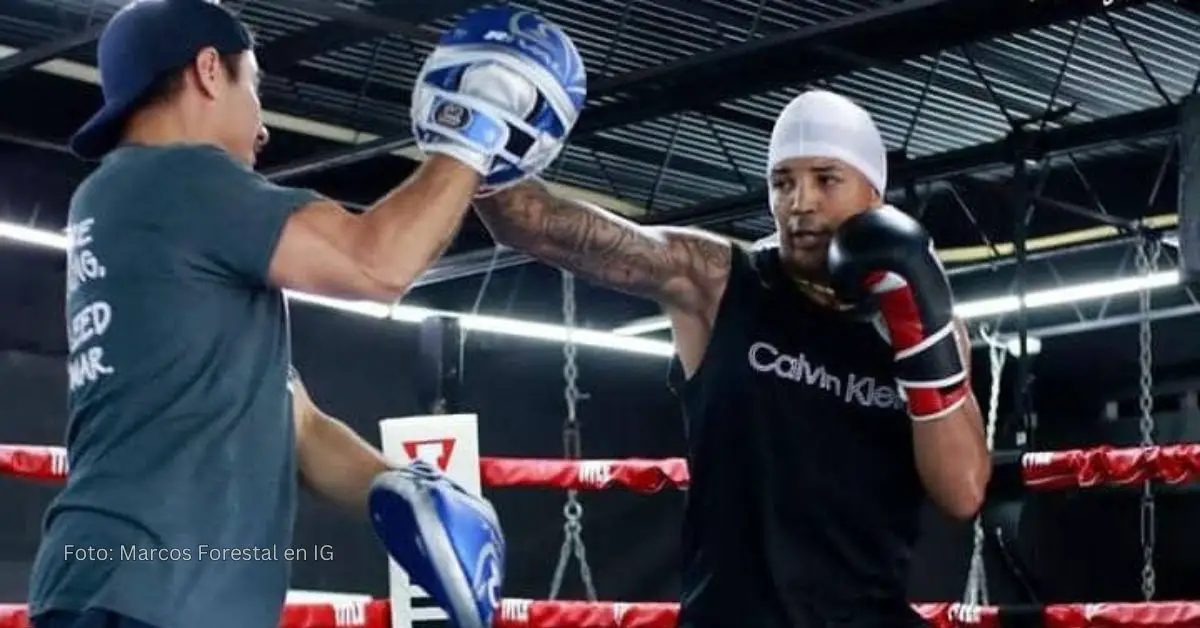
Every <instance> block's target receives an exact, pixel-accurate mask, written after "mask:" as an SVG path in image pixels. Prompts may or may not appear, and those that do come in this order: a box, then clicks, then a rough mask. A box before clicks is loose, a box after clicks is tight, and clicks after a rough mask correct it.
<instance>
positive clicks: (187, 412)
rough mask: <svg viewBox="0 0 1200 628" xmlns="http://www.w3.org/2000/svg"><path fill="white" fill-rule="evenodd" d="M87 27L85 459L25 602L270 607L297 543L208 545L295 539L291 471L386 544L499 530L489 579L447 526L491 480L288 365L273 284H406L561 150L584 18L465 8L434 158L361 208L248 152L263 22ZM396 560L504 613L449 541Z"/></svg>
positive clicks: (182, 616) (249, 615) (219, 622)
mask: <svg viewBox="0 0 1200 628" xmlns="http://www.w3.org/2000/svg"><path fill="white" fill-rule="evenodd" d="M526 32H536V33H539V34H543V35H545V34H547V33H553V34H554V36H553V37H549V36H545V37H541V38H532V37H523V36H522V33H526ZM98 46H99V47H98V59H99V71H100V84H101V87H102V91H103V95H104V105H103V107H102V108H101V109H100V110H99V111H98V112H97V113H96V114H95V116H93V117H92V118H91V119H90V120H89V121H88V122H87V123H86V124H85V125H84V126H83V127H82V128H80V130H79V131H78V132H77V133H76V134H75V135H74V136H73V138H72V140H71V147H72V150H73V151H74V152H75V153H76V154H78V155H79V156H80V157H81V158H84V159H89V160H99V162H100V163H99V164H98V165H97V167H96V168H95V170H94V171H93V172H92V173H91V174H90V175H89V176H88V177H87V178H86V180H85V181H83V183H82V184H81V185H80V186H79V188H78V189H77V190H76V191H75V193H74V195H73V197H72V200H71V206H70V211H69V217H68V220H69V225H68V231H69V253H68V255H69V257H68V265H69V270H70V272H68V276H69V277H70V279H69V280H68V283H67V287H66V288H67V297H66V311H67V330H68V339H69V345H70V346H69V352H70V355H69V374H70V388H69V391H68V398H67V404H68V426H67V433H66V446H67V452H68V459H69V463H70V467H71V470H70V476H69V479H68V481H67V484H66V487H65V488H64V489H63V491H62V492H61V493H60V494H59V495H58V496H57V497H56V498H55V500H54V501H53V503H52V504H51V505H50V507H49V509H48V511H47V513H46V515H45V521H44V526H43V536H42V541H41V545H40V547H39V550H38V553H37V556H36V558H35V562H34V565H33V569H32V575H31V582H30V602H29V611H30V616H31V619H32V622H33V624H34V625H35V626H36V627H38V628H67V627H75V628H85V627H95V628H99V627H101V626H103V627H106V628H117V627H127V628H145V627H148V626H149V627H157V628H211V627H212V626H229V627H240V626H257V627H263V628H265V627H269V626H277V625H278V623H279V619H280V610H281V607H282V605H283V603H284V599H285V594H286V592H287V590H288V584H289V568H288V564H287V562H286V561H285V560H257V559H254V560H249V559H248V560H222V559H220V557H222V556H226V555H232V552H234V551H235V550H236V551H238V552H248V553H249V555H252V556H253V555H257V554H258V552H257V551H256V550H261V551H263V552H265V551H266V550H268V549H269V548H276V549H277V551H279V552H282V551H284V550H286V549H287V548H288V547H290V545H291V542H292V528H293V515H294V511H295V508H296V499H297V490H298V485H299V482H298V480H303V482H304V483H305V484H306V485H307V486H309V487H311V488H312V489H313V490H314V491H315V492H316V493H317V494H318V495H320V496H323V497H326V498H328V499H331V500H333V501H335V502H337V503H340V504H343V505H345V506H346V507H348V508H350V509H352V510H355V511H359V512H361V513H362V514H364V515H365V514H367V513H368V510H367V508H368V504H370V505H371V506H372V510H371V514H372V521H373V522H374V523H375V525H376V527H377V528H379V529H380V530H381V531H382V532H384V533H381V537H382V538H383V540H384V541H385V546H386V547H388V548H389V549H393V548H394V547H399V546H397V545H394V543H396V542H398V540H400V539H408V542H410V543H424V544H429V543H434V542H442V543H448V544H449V546H450V548H451V550H452V552H451V553H455V554H457V555H458V557H459V558H463V557H465V558H466V559H469V558H470V557H471V556H470V554H471V553H472V552H483V551H484V550H488V551H490V552H492V554H493V555H496V556H498V557H499V560H493V561H491V562H490V563H488V564H489V565H490V566H491V567H494V569H493V571H492V572H490V573H489V574H488V575H487V576H486V581H487V582H493V581H495V582H498V581H499V576H498V575H497V574H500V575H502V566H503V565H502V557H503V551H502V550H503V547H502V543H497V542H491V543H490V544H489V545H487V546H486V547H485V546H483V545H479V546H475V545H470V544H466V541H464V540H463V539H462V538H460V537H459V536H458V535H456V534H455V531H456V530H459V529H462V528H463V527H475V528H478V527H479V526H489V525H492V524H493V522H494V517H493V518H491V519H488V518H487V517H485V514H486V510H487V509H486V508H485V507H484V505H483V504H482V502H481V501H480V500H479V499H478V498H474V497H471V496H469V495H466V494H465V493H463V492H462V491H457V490H452V489H453V486H452V485H448V484H447V483H446V482H438V481H435V480H436V475H437V474H436V472H428V471H427V470H425V472H424V473H423V474H414V472H413V471H412V470H411V469H407V468H401V469H398V470H392V469H390V467H389V464H388V462H387V461H386V460H384V458H383V456H382V455H380V453H379V452H378V451H377V450H375V449H374V448H373V447H371V446H369V445H368V444H367V443H366V442H365V441H363V440H362V439H361V438H359V437H358V436H357V435H356V434H355V433H354V432H353V431H352V430H351V429H349V428H348V427H347V426H346V425H345V424H343V423H342V422H340V421H338V420H337V419H335V418H333V417H330V416H328V415H327V414H325V413H324V412H322V411H321V410H320V409H319V408H317V407H316V405H315V404H313V403H312V401H311V399H310V398H309V396H308V394H307V392H306V391H305V390H304V386H303V384H302V383H301V382H300V380H299V378H298V376H291V377H289V367H290V364H291V344H290V339H289V334H290V330H289V324H288V310H287V301H286V299H285V296H284V290H286V289H290V290H295V291H303V292H308V293H315V294H319V295H325V296H329V297H340V298H351V299H369V300H375V301H385V302H391V301H394V300H396V299H398V298H400V297H401V296H402V295H404V293H405V292H406V290H407V289H408V287H409V286H410V285H411V284H412V282H413V280H414V279H416V278H417V276H419V275H420V274H421V273H422V272H423V271H424V270H425V269H426V268H427V267H428V266H429V265H430V264H431V263H432V261H433V260H434V259H435V258H436V257H438V256H439V255H440V254H441V252H442V250H443V249H444V248H445V246H446V244H447V243H448V242H449V241H450V240H451V238H452V237H453V236H454V233H455V231H456V230H457V228H458V225H459V224H460V222H461V220H462V218H463V216H464V215H465V213H466V209H467V207H468V204H469V203H470V201H471V199H472V198H473V197H475V196H476V195H478V194H487V193H494V192H495V191H497V190H500V189H503V188H504V187H506V186H509V185H513V184H515V183H517V182H519V181H520V180H522V179H524V178H526V177H528V176H532V175H535V174H536V173H537V172H539V171H540V170H541V169H542V168H544V167H545V166H546V164H548V163H549V162H550V161H551V160H552V159H553V158H554V156H555V155H557V154H558V151H560V150H561V148H562V144H563V140H565V138H566V136H567V133H569V132H570V129H571V128H572V127H573V125H574V123H575V120H576V119H577V117H578V113H579V108H580V107H581V106H582V102H583V98H584V95H585V93H586V85H585V78H584V72H583V67H582V63H581V62H580V61H579V56H578V53H577V52H576V51H575V48H574V46H573V45H571V43H570V40H569V39H567V38H566V36H565V35H563V34H562V32H561V31H560V30H557V29H556V28H554V27H552V25H548V24H545V23H544V22H543V21H542V20H541V19H540V18H538V17H537V16H534V15H531V14H527V13H518V12H515V11H512V10H509V9H503V8H501V9H488V10H485V11H481V12H478V13H473V14H469V15H467V16H465V17H464V18H462V20H461V21H460V22H458V23H457V24H455V25H454V27H453V28H452V29H451V31H450V32H448V33H447V35H446V36H445V37H443V39H442V41H441V43H440V45H439V46H438V47H437V48H436V49H435V51H434V52H433V54H432V55H431V56H430V58H429V60H428V61H427V62H426V65H425V67H424V69H423V71H422V74H421V76H420V78H419V80H418V83H417V85H415V86H414V90H413V103H412V120H413V127H414V134H415V135H416V136H417V138H418V143H419V144H420V145H421V146H422V148H424V149H425V150H426V152H427V153H428V154H429V159H428V160H426V161H425V162H424V163H423V164H421V166H420V167H419V168H418V169H417V170H416V172H415V173H413V174H412V175H411V176H410V177H409V178H408V179H407V180H406V181H404V182H403V183H401V184H400V185H399V186H398V187H397V188H396V189H394V190H393V191H392V192H390V193H389V194H387V195H386V196H384V197H383V198H381V199H379V201H378V202H376V203H375V204H374V205H373V206H372V207H371V209H370V211H368V212H365V213H362V214H354V213H351V212H349V211H347V210H346V209H344V208H343V207H342V206H340V205H339V204H338V203H336V202H334V201H332V200H330V199H326V198H323V197H321V196H320V195H319V194H317V193H315V192H313V191H311V190H305V189H296V188H288V187H282V186H278V185H275V184H273V183H271V182H270V181H268V180H267V179H265V178H264V177H262V176H261V175H259V174H257V173H255V171H254V170H253V166H254V164H255V161H256V154H257V153H258V151H259V150H261V149H262V147H263V146H264V145H265V144H266V142H267V140H268V134H267V131H266V128H265V127H264V126H263V121H262V109H261V106H260V103H259V95H258V83H259V70H258V64H257V61H256V58H255V54H254V50H253V48H254V42H253V38H252V36H251V34H250V32H249V30H248V29H247V28H246V26H245V25H244V24H243V23H241V22H240V21H239V20H238V19H237V18H236V17H235V16H234V15H233V14H232V13H230V12H228V11H227V10H226V9H225V8H223V7H222V6H221V5H220V4H219V3H217V2H213V1H211V0H138V1H135V2H132V3H130V4H128V5H127V6H125V7H124V8H123V9H121V10H120V11H118V12H117V13H116V14H115V15H114V16H113V18H112V19H111V20H110V21H109V22H108V23H107V24H106V26H105V28H104V30H103V33H102V35H101V37H100V39H99V45H98ZM547 48H552V50H547ZM289 389H290V392H289ZM414 478H417V479H419V481H420V484H419V486H416V485H413V484H411V482H413V481H416V480H414ZM406 481H407V482H410V484H405V482H406ZM414 486H415V488H419V489H420V490H407V489H408V488H414ZM377 504H385V505H389V506H391V508H390V509H388V511H387V512H394V513H397V514H396V515H394V516H392V517H391V519H388V517H387V513H381V512H380V511H379V510H378V509H377V508H375V506H376V505H377ZM398 506H407V507H408V509H407V510H404V509H403V508H399V507H398ZM434 507H436V508H438V509H440V510H439V511H438V512H432V511H431V510H430V509H431V508H434ZM492 537H494V539H495V540H497V541H502V536H501V535H500V534H499V529H498V525H497V526H495V533H494V534H493V535H490V536H489V538H492ZM78 550H83V551H78ZM213 555H216V556H217V557H218V558H217V559H213V558H212V556H213ZM81 557H82V558H81ZM399 559H400V560H402V561H403V566H405V567H406V568H408V569H409V570H410V571H411V572H412V573H413V574H414V577H415V576H416V575H420V576H421V577H422V578H423V580H422V581H421V582H420V584H422V586H425V587H426V588H427V589H428V590H430V591H431V592H435V591H436V592H437V595H439V596H440V597H439V599H438V602H439V603H441V604H442V605H443V606H444V607H445V608H447V609H448V610H449V611H450V612H451V618H452V620H454V621H455V622H456V623H458V624H459V625H464V626H466V625H475V624H480V623H487V622H488V621H490V612H491V611H490V610H489V609H486V608H481V607H480V605H475V607H473V608H466V607H465V606H464V605H462V604H459V602H460V601H461V600H462V599H463V597H464V596H470V595H475V594H476V593H475V591H474V590H467V591H465V592H464V591H463V587H462V586H461V582H462V578H461V576H462V574H461V573H456V572H455V571H454V567H455V565H452V564H448V563H446V561H447V560H449V559H448V558H447V556H446V555H443V556H439V557H414V556H408V555H404V556H400V557H399ZM439 579H444V580H445V582H444V583H442V585H443V586H435V585H437V584H439V582H438V581H439ZM479 594H480V595H484V596H492V597H495V595H496V592H495V589H494V588H492V589H489V590H487V591H482V590H480V593H479ZM463 613H465V614H469V615H471V616H470V617H467V616H460V614H463Z"/></svg>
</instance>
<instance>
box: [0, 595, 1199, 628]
mask: <svg viewBox="0 0 1200 628" xmlns="http://www.w3.org/2000/svg"><path fill="white" fill-rule="evenodd" d="M677 608H678V607H677V606H676V605H675V604H667V603H623V602H573V601H550V600H522V599H507V600H503V601H502V602H501V605H500V613H499V614H498V618H497V620H496V622H495V625H494V628H635V627H636V628H674V626H675V620H676V618H677ZM914 608H915V609H916V610H917V612H919V613H920V614H921V615H922V616H923V617H925V619H926V620H927V621H929V622H930V624H932V625H933V626H934V627H935V628H951V627H957V626H964V627H965V626H970V627H975V628H999V626H1000V625H1001V618H1002V617H1003V616H1005V615H1009V614H1018V613H1020V614H1025V615H1031V614H1032V615H1040V616H1041V619H1042V622H1043V625H1045V626H1046V628H1086V627H1089V626H1092V627H1094V626H1128V627H1131V628H1150V627H1155V628H1195V627H1197V626H1200V603H1197V602H1149V603H1128V604H1126V603H1120V604H1056V605H1051V606H1045V607H1038V608H1034V607H1028V608H1022V607H1004V606H1000V607H996V606H978V607H975V606H968V605H965V604H958V603H953V604H950V603H938V604H917V605H914ZM279 625H280V628H390V627H391V613H390V609H389V606H388V602H387V600H372V601H369V602H353V603H342V604H288V605H287V606H286V607H284V611H283V614H282V617H281V618H280V623H279ZM0 628H29V622H28V618H27V617H26V615H25V606H24V605H19V604H0Z"/></svg>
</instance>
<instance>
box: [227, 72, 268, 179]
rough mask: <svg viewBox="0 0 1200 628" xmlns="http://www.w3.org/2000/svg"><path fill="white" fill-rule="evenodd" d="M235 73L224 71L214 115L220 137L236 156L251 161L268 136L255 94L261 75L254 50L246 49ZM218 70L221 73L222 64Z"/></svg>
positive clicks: (247, 162) (246, 161)
mask: <svg viewBox="0 0 1200 628" xmlns="http://www.w3.org/2000/svg"><path fill="white" fill-rule="evenodd" d="M238 64H239V68H238V69H239V71H238V73H237V76H236V77H233V76H229V75H227V74H226V75H225V76H224V77H223V78H224V79H225V81H226V86H225V88H224V89H221V90H219V97H218V98H217V101H218V107H217V116H218V118H219V119H218V128H219V134H220V141H221V144H222V145H223V146H225V148H226V150H228V151H229V152H230V154H232V155H233V156H234V157H235V158H237V159H240V160H241V161H243V162H245V163H246V164H249V165H251V166H253V165H254V162H255V160H256V159H257V156H258V152H259V151H260V150H262V148H263V147H264V146H266V144H267V141H268V140H269V139H270V136H269V135H268V133H267V129H266V127H265V126H263V121H262V102H261V101H260V100H259V97H258V88H259V83H260V81H261V75H260V73H259V69H258V59H257V58H256V57H255V55H254V51H247V52H245V53H242V54H241V55H240V58H239V60H238ZM220 71H221V72H222V73H224V68H221V69H220Z"/></svg>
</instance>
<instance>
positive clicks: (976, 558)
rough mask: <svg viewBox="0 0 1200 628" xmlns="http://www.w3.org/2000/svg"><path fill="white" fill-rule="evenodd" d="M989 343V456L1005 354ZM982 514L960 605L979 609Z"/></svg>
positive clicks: (984, 596) (984, 599)
mask: <svg viewBox="0 0 1200 628" xmlns="http://www.w3.org/2000/svg"><path fill="white" fill-rule="evenodd" d="M982 333H983V336H984V339H985V340H986V341H987V343H988V364H989V366H991V373H990V375H991V378H992V379H991V390H990V391H989V397H988V406H987V407H988V414H987V430H986V437H987V448H988V452H991V451H992V450H993V449H994V448H995V440H996V421H997V419H998V417H999V416H1000V379H1001V377H1003V375H1004V362H1005V361H1006V359H1007V358H1008V351H1007V349H1006V348H1005V346H1004V345H1003V344H1002V343H1001V342H999V341H998V340H996V339H994V338H992V337H991V336H989V335H988V334H987V332H986V330H985V331H983V332H982ZM983 540H984V537H983V513H982V512H980V513H978V514H976V515H975V535H974V541H973V543H972V546H971V563H970V567H969V569H968V571H967V589H966V592H965V593H964V595H963V602H964V603H966V604H969V605H974V606H981V605H986V604H988V592H987V572H986V570H985V569H984V563H983Z"/></svg>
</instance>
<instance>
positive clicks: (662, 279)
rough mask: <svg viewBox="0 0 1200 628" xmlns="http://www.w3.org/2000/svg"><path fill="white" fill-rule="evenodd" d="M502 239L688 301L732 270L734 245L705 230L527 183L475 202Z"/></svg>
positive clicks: (551, 260) (652, 294)
mask: <svg viewBox="0 0 1200 628" xmlns="http://www.w3.org/2000/svg"><path fill="white" fill-rule="evenodd" d="M476 209H477V211H478V214H479V216H480V218H481V219H482V220H483V222H484V223H485V224H486V225H487V226H488V229H490V230H491V232H492V235H493V236H494V237H495V238H496V239H497V240H498V241H499V242H501V243H503V244H506V245H508V246H512V247H514V248H517V249H521V250H523V251H526V252H527V253H529V254H530V255H533V256H534V257H536V258H537V259H539V260H541V261H543V262H545V263H547V264H550V265H553V266H558V267H560V268H564V269H566V270H569V271H571V272H573V273H575V274H576V275H579V276H580V277H582V278H584V279H587V280H589V281H592V282H594V283H597V284H599V285H603V286H606V287H608V288H612V289H614V290H620V291H622V292H626V293H629V294H633V295H636V296H643V297H647V298H651V299H655V300H658V301H669V302H671V303H672V304H674V305H678V306H690V305H692V303H690V302H691V301H696V300H699V299H702V298H703V297H704V295H705V294H706V293H708V292H709V287H710V284H721V285H723V283H722V282H724V280H725V278H726V276H727V275H728V272H729V262H730V259H729V257H730V254H731V251H730V245H729V244H728V243H727V242H724V241H722V240H720V239H718V238H715V237H713V236H710V235H708V234H706V233H703V232H698V231H694V230H685V229H670V228H648V227H643V226H641V225H638V224H636V223H633V222H631V221H629V220H626V219H625V218H622V217H620V216H617V215H615V214H612V213H609V212H607V211H605V210H603V209H599V208H594V207H589V206H587V205H584V204H581V203H576V202H574V201H570V200H566V199H560V198H557V197H555V196H554V195H553V194H551V193H550V192H549V191H548V190H547V189H546V188H545V186H543V185H542V184H540V183H536V182H530V183H526V184H522V185H520V186H517V187H514V188H512V189H510V190H506V191H504V192H502V193H500V194H497V195H495V196H494V197H491V198H489V199H486V200H484V201H480V202H479V203H477V206H476Z"/></svg>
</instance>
